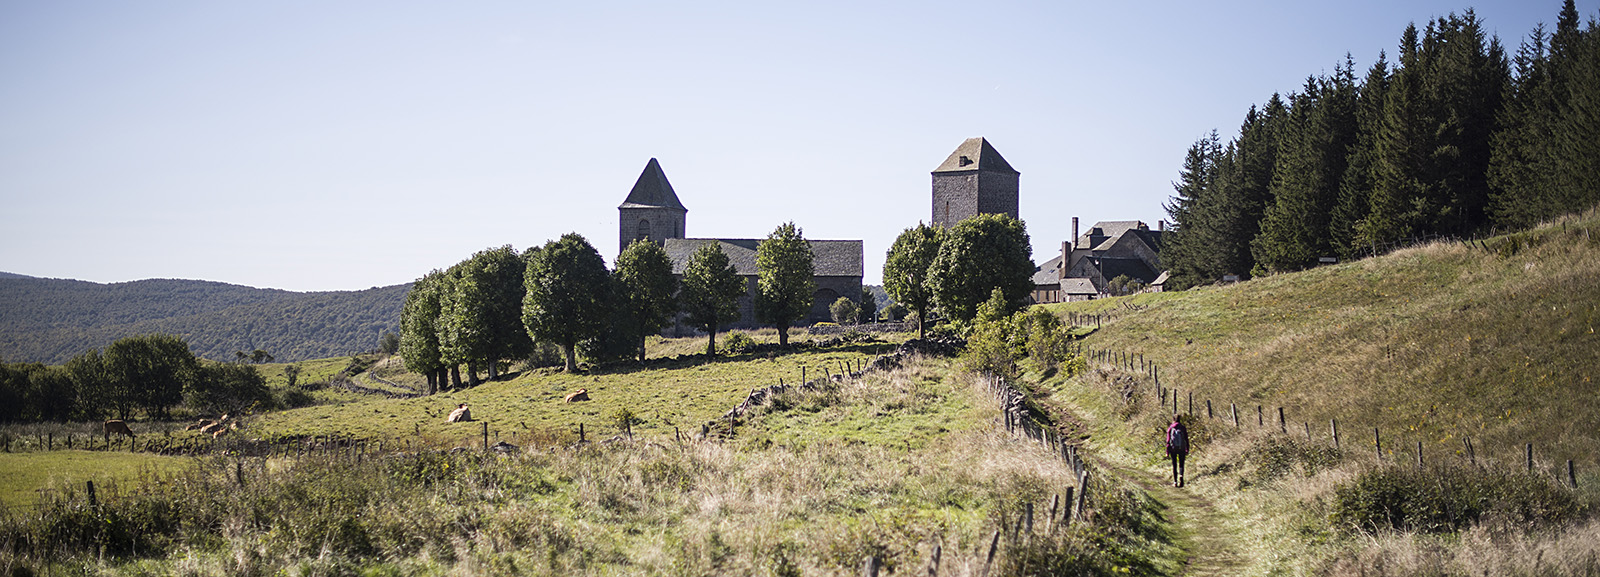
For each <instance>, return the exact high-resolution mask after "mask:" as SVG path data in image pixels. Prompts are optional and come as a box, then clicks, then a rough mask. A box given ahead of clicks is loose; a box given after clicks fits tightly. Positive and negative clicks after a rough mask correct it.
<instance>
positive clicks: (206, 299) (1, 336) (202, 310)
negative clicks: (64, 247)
mask: <svg viewBox="0 0 1600 577" xmlns="http://www.w3.org/2000/svg"><path fill="white" fill-rule="evenodd" d="M410 286H411V285H409V284H405V285H395V286H390V287H381V288H372V289H368V290H364V291H348V292H314V293H298V292H290V291H283V290H274V289H258V288H251V287H245V286H239V285H230V284H225V283H219V282H209V281H195V280H172V279H151V280H141V281H133V282H125V283H113V284H100V283H92V282H85V281H76V280H61V279H42V278H32V277H26V276H22V275H13V274H10V273H4V274H0V359H3V360H5V361H6V362H40V363H48V364H57V363H62V362H65V361H66V360H67V359H70V358H72V357H73V356H76V355H78V354H80V353H83V352H85V351H88V350H90V349H99V348H104V347H105V346H106V345H107V344H110V343H111V342H112V341H115V340H117V339H119V338H122V337H126V336H131V335H137V334H147V333H167V334H175V335H179V336H182V337H184V338H185V339H187V340H188V341H189V346H190V348H192V349H193V350H194V352H195V354H196V355H199V356H201V357H204V358H208V359H214V360H230V359H232V358H233V353H234V351H241V350H242V351H251V350H255V349H262V350H265V351H267V352H269V353H272V355H273V356H275V357H276V358H277V360H279V361H280V362H283V361H300V360H305V359H313V358H324V357H330V356H338V355H346V354H351V353H355V352H360V351H368V350H373V349H375V348H377V343H378V337H379V336H380V335H382V334H383V333H384V332H386V331H395V332H399V327H400V308H401V305H402V304H403V303H404V302H405V295H406V291H408V290H410Z"/></svg>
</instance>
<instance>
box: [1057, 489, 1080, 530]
mask: <svg viewBox="0 0 1600 577" xmlns="http://www.w3.org/2000/svg"><path fill="white" fill-rule="evenodd" d="M1073 489H1076V487H1067V500H1066V502H1065V503H1064V504H1063V505H1064V506H1063V507H1062V508H1061V509H1062V510H1061V525H1062V526H1067V525H1071V524H1072V517H1073V515H1075V514H1076V513H1077V511H1078V508H1077V506H1076V505H1075V504H1074V503H1076V501H1073V500H1072V491H1073Z"/></svg>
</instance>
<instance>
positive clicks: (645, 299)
mask: <svg viewBox="0 0 1600 577" xmlns="http://www.w3.org/2000/svg"><path fill="white" fill-rule="evenodd" d="M613 276H614V277H615V279H616V286H617V290H618V291H619V293H620V294H619V295H618V297H619V300H620V301H621V302H623V303H626V304H625V308H626V310H627V312H628V315H627V319H628V321H629V322H630V326H629V327H628V328H629V329H630V334H631V336H633V337H635V338H637V339H638V343H639V360H640V361H643V360H644V359H645V350H644V342H645V337H646V336H648V335H650V334H651V333H655V332H658V331H660V330H661V329H663V328H666V327H667V326H669V325H671V324H672V319H673V317H674V316H676V315H677V314H678V296H677V291H678V280H677V279H676V278H673V276H672V259H671V258H668V257H667V251H666V250H663V249H662V248H661V245H659V244H656V243H654V242H650V241H634V242H632V243H630V244H628V248H626V249H624V250H623V251H622V254H621V255H620V256H618V257H617V270H616V272H614V273H613Z"/></svg>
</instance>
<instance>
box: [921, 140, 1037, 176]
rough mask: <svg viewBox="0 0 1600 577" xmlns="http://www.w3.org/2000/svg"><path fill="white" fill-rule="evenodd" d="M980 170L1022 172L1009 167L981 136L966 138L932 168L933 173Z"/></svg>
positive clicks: (1009, 172) (1007, 172) (1008, 172)
mask: <svg viewBox="0 0 1600 577" xmlns="http://www.w3.org/2000/svg"><path fill="white" fill-rule="evenodd" d="M977 170H982V171H985V172H1003V173H1006V174H1022V173H1020V172H1017V169H1015V168H1011V165H1010V164H1009V163H1007V162H1006V159H1005V157H1002V156H1000V152H999V151H996V150H995V149H994V147H993V146H991V145H990V144H989V141H988V140H986V139H984V138H983V137H982V136H979V137H977V138H968V139H967V141H966V142H963V143H961V146H957V147H956V151H955V152H952V153H950V158H946V159H944V163H943V164H940V165H939V168H935V169H933V172H934V173H940V172H968V171H977Z"/></svg>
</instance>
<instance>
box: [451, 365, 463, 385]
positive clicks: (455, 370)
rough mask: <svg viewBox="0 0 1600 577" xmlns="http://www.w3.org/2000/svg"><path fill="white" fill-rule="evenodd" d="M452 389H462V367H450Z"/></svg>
mask: <svg viewBox="0 0 1600 577" xmlns="http://www.w3.org/2000/svg"><path fill="white" fill-rule="evenodd" d="M450 388H452V389H459V388H461V365H450Z"/></svg>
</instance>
